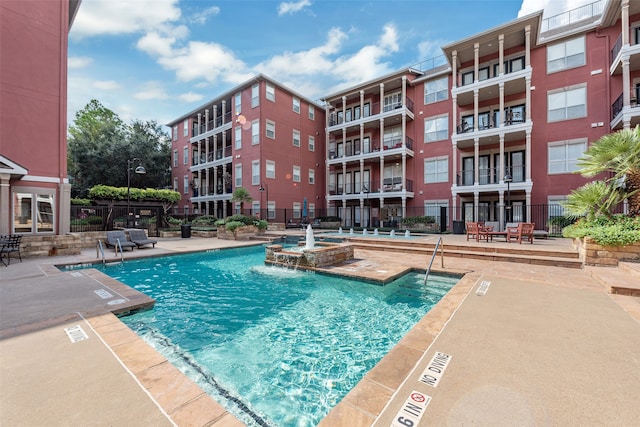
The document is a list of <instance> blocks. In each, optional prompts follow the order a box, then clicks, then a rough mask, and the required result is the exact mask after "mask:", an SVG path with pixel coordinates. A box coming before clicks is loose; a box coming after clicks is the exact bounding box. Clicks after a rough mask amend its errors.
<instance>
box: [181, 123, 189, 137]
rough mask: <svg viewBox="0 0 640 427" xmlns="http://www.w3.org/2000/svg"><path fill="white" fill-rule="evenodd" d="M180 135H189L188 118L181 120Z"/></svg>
mask: <svg viewBox="0 0 640 427" xmlns="http://www.w3.org/2000/svg"><path fill="white" fill-rule="evenodd" d="M182 136H189V119H184V122H182Z"/></svg>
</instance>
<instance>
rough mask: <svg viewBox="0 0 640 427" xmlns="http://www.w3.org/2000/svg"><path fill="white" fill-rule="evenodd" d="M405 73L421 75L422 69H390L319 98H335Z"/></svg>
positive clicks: (324, 99) (323, 99)
mask: <svg viewBox="0 0 640 427" xmlns="http://www.w3.org/2000/svg"><path fill="white" fill-rule="evenodd" d="M407 73H409V74H415V75H416V76H422V75H423V74H424V73H423V72H422V71H419V70H416V69H415V68H411V67H406V68H401V69H399V70H396V71H392V72H390V73H388V74H385V75H384V76H380V77H376V78H375V79H372V80H368V81H366V82H362V83H360V84H357V85H355V86H349V88H348V89H345V90H341V91H338V92H334V93H332V94H329V95H327V96H323V97H322V98H320V99H321V100H322V101H325V102H326V100H327V99H331V98H335V97H338V96H342V95H343V94H344V93H345V92H351V91H357V90H359V89H363V88H367V87H370V86H372V85H373V84H375V83H376V82H382V81H384V80H388V79H389V78H391V77H394V76H401V75H405V74H407Z"/></svg>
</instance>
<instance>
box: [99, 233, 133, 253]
mask: <svg viewBox="0 0 640 427" xmlns="http://www.w3.org/2000/svg"><path fill="white" fill-rule="evenodd" d="M118 240H120V246H121V247H122V250H124V249H125V248H131V250H132V251H133V248H135V247H136V244H135V243H133V242H130V241H129V240H127V236H126V235H125V234H124V231H122V230H115V231H107V242H106V243H107V247H108V248H110V247H113V248H114V249H115V250H116V251H117V248H118Z"/></svg>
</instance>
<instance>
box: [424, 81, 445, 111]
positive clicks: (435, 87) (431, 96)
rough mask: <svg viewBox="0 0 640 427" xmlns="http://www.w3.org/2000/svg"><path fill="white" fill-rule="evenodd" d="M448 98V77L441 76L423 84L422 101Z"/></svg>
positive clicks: (436, 100)
mask: <svg viewBox="0 0 640 427" xmlns="http://www.w3.org/2000/svg"><path fill="white" fill-rule="evenodd" d="M448 98H449V79H448V78H447V77H443V78H441V79H437V80H431V81H429V82H426V83H425V84H424V103H425V104H431V103H433V102H438V101H444V100H445V99H448Z"/></svg>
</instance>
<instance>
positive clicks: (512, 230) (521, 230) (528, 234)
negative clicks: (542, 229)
mask: <svg viewBox="0 0 640 427" xmlns="http://www.w3.org/2000/svg"><path fill="white" fill-rule="evenodd" d="M534 227H535V224H533V223H531V222H519V223H518V226H517V227H507V243H510V242H511V239H516V240H517V241H518V243H520V244H522V239H523V238H524V239H525V240H529V243H531V244H533V228H534Z"/></svg>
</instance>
